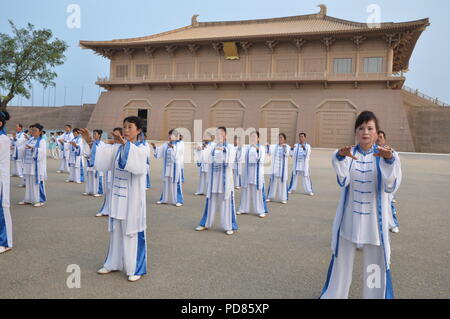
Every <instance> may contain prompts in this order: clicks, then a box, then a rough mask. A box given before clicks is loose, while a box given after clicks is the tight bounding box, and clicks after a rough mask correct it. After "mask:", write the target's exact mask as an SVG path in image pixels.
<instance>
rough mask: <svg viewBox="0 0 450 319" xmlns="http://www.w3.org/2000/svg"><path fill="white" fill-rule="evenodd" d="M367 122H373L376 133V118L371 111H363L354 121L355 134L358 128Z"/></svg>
mask: <svg viewBox="0 0 450 319" xmlns="http://www.w3.org/2000/svg"><path fill="white" fill-rule="evenodd" d="M369 121H374V122H375V129H376V130H377V131H378V118H377V117H376V116H375V114H374V113H373V112H371V111H363V112H361V113H360V114H359V115H358V117H357V118H356V121H355V132H356V129H357V128H358V127H360V126H361V125H362V124H363V123H367V122H369Z"/></svg>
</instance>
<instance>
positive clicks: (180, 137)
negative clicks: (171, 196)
mask: <svg viewBox="0 0 450 319" xmlns="http://www.w3.org/2000/svg"><path fill="white" fill-rule="evenodd" d="M178 147H179V148H180V151H181V159H180V165H181V182H182V183H184V150H185V147H186V145H185V143H184V141H183V135H181V134H180V136H179V137H178Z"/></svg>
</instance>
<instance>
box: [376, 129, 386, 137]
mask: <svg viewBox="0 0 450 319" xmlns="http://www.w3.org/2000/svg"><path fill="white" fill-rule="evenodd" d="M378 134H383V137H384V138H386V133H384V131H382V130H378Z"/></svg>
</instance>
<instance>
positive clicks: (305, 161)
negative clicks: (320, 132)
mask: <svg viewBox="0 0 450 319" xmlns="http://www.w3.org/2000/svg"><path fill="white" fill-rule="evenodd" d="M298 137H299V140H300V142H299V143H298V144H295V145H294V147H292V148H291V154H290V155H291V156H292V157H293V161H294V164H293V166H292V174H291V182H290V183H289V188H288V193H289V194H291V193H292V192H294V191H295V190H296V189H297V180H298V178H299V177H301V178H302V184H303V189H304V191H305V193H306V194H308V195H310V196H313V195H314V193H313V188H312V182H311V172H310V169H309V159H310V157H311V145H309V144H308V143H306V133H300V134H299V135H298Z"/></svg>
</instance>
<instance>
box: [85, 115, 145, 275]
mask: <svg viewBox="0 0 450 319" xmlns="http://www.w3.org/2000/svg"><path fill="white" fill-rule="evenodd" d="M123 125H124V130H123V133H124V137H122V136H121V135H120V133H116V132H113V136H114V141H107V142H108V143H105V144H103V145H101V146H98V147H97V151H96V152H97V156H98V158H97V159H96V161H95V165H94V167H95V169H97V170H101V171H103V172H106V171H108V170H110V171H111V174H112V176H111V183H112V185H111V207H110V215H109V227H108V229H109V231H110V241H109V248H108V253H107V257H106V260H105V262H104V264H103V267H101V268H100V269H99V270H98V271H97V273H98V274H101V275H105V274H108V273H111V272H113V271H123V272H125V273H126V275H127V276H128V280H129V281H137V280H139V279H140V278H141V277H142V276H143V275H145V274H147V243H146V229H147V222H146V196H145V195H146V194H145V193H146V190H145V186H146V185H145V184H146V183H145V176H146V173H147V156H148V147H146V146H145V145H143V144H142V143H141V142H140V141H138V138H137V137H138V135H139V134H141V132H142V120H141V119H139V118H138V117H136V116H130V117H127V118H125V120H124V122H123ZM81 134H83V138H84V139H85V141H86V142H87V144H88V145H89V147H92V138H91V136H90V134H89V131H88V130H87V129H82V130H81ZM114 142H115V143H114Z"/></svg>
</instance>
